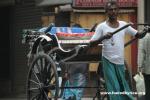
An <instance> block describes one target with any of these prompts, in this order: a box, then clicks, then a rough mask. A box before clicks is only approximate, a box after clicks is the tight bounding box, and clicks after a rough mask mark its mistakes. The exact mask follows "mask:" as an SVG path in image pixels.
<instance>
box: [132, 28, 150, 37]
mask: <svg viewBox="0 0 150 100" xmlns="http://www.w3.org/2000/svg"><path fill="white" fill-rule="evenodd" d="M149 31H150V27H149V26H147V27H145V28H144V30H143V31H142V32H137V34H136V35H135V37H136V38H139V39H142V38H143V37H145V35H146V33H147V32H149Z"/></svg>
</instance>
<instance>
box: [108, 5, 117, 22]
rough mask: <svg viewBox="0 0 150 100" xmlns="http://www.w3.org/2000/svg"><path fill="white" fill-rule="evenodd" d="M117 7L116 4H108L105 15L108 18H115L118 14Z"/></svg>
mask: <svg viewBox="0 0 150 100" xmlns="http://www.w3.org/2000/svg"><path fill="white" fill-rule="evenodd" d="M118 11H119V9H118V7H117V5H110V6H109V7H108V9H107V15H108V18H109V19H110V20H117V16H118Z"/></svg>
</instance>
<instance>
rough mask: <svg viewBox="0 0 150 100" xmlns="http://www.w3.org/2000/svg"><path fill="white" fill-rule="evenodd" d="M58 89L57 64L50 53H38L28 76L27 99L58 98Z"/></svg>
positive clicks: (48, 99)
mask: <svg viewBox="0 0 150 100" xmlns="http://www.w3.org/2000/svg"><path fill="white" fill-rule="evenodd" d="M58 91H59V82H58V73H57V70H56V64H55V63H54V61H53V60H52V59H51V57H49V56H48V55H46V54H44V53H39V54H37V56H36V57H35V59H34V60H33V62H32V64H31V66H30V69H29V73H28V77H27V100H52V99H57V98H58Z"/></svg>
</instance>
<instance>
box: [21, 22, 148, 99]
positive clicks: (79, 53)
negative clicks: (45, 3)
mask: <svg viewBox="0 0 150 100" xmlns="http://www.w3.org/2000/svg"><path fill="white" fill-rule="evenodd" d="M130 25H132V24H127V25H125V26H123V27H122V28H120V29H118V30H116V31H115V32H113V34H117V32H118V31H121V30H122V29H124V28H127V27H128V26H130ZM139 25H141V24H139ZM142 25H145V24H142ZM147 27H148V25H146V26H145V28H147ZM148 28H149V27H148ZM56 29H58V28H57V27H54V26H53V24H50V26H49V27H47V28H45V30H44V31H37V30H29V29H28V30H24V31H23V42H24V43H29V46H30V52H29V54H28V65H29V66H30V68H29V72H28V77H27V100H53V99H55V100H57V99H58V98H59V97H60V96H61V94H62V92H63V89H64V88H97V92H96V93H95V94H96V95H95V97H93V99H95V98H98V100H101V99H104V98H105V97H106V96H105V95H104V96H102V95H101V94H100V92H101V90H102V91H103V89H100V88H101V87H100V80H98V83H99V84H98V85H97V86H94V87H64V86H63V84H62V83H63V74H62V73H63V70H62V69H63V67H64V66H65V64H66V63H75V62H99V63H101V60H100V59H101V52H100V51H101V48H102V46H103V44H99V45H98V46H96V47H92V48H88V42H89V39H90V38H89V37H91V36H92V35H93V33H94V32H91V31H87V30H86V31H84V32H85V33H84V34H81V35H82V36H83V37H84V39H83V40H84V42H81V43H77V41H81V39H82V38H81V37H80V36H79V34H73V37H72V42H73V43H71V41H68V40H67V41H66V40H62V41H61V40H59V38H58V37H59V36H60V37H62V36H64V37H65V38H67V37H68V36H67V34H65V32H64V33H63V35H62V34H58V33H59V32H57V33H56ZM65 29H66V27H64V29H63V30H65ZM69 29H70V28H69ZM72 29H74V31H75V32H76V33H77V30H81V28H72ZM72 29H71V30H72ZM50 30H51V31H50ZM82 31H83V30H82ZM82 31H81V33H82ZM55 33H56V34H55ZM64 34H65V35H64ZM87 34H89V36H88V35H87ZM78 36H79V37H80V40H78V39H79V38H78V39H76V37H78ZM134 40H136V38H134V39H132V40H131V41H129V42H128V43H126V44H125V46H127V45H129V44H130V43H132V42H133V41H134ZM69 43H71V44H72V45H71V46H67V45H69ZM64 44H65V45H64ZM64 48H65V49H64ZM87 48H88V49H87ZM98 77H100V76H98ZM98 79H99V78H98Z"/></svg>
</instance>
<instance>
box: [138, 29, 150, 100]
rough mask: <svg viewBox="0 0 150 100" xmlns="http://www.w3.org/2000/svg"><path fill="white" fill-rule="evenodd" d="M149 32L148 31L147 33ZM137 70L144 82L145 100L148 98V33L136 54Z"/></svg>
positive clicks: (149, 71) (149, 73)
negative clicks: (141, 74)
mask: <svg viewBox="0 0 150 100" xmlns="http://www.w3.org/2000/svg"><path fill="white" fill-rule="evenodd" d="M149 32H150V31H149ZM138 68H139V71H141V72H142V73H143V75H144V80H145V90H146V95H145V100H149V98H150V33H148V34H147V35H146V36H145V37H144V38H143V39H142V40H141V41H140V45H139V52H138Z"/></svg>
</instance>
